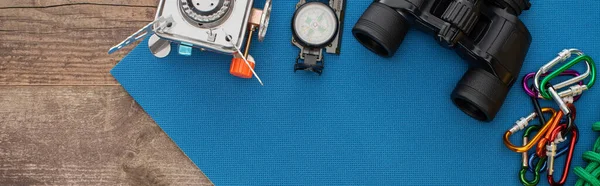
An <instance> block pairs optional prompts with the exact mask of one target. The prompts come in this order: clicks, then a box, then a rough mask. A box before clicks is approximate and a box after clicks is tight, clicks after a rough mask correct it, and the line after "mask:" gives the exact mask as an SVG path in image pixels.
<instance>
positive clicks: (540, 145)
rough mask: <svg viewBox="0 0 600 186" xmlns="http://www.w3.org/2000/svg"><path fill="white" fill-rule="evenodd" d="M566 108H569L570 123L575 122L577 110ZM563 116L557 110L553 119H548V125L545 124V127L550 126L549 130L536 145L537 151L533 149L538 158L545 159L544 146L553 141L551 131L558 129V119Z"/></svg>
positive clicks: (572, 106) (571, 107) (569, 105)
mask: <svg viewBox="0 0 600 186" xmlns="http://www.w3.org/2000/svg"><path fill="white" fill-rule="evenodd" d="M567 106H568V107H569V110H571V121H575V117H576V113H577V109H576V108H575V105H573V104H567ZM563 116H564V113H563V111H562V110H559V111H558V113H557V114H556V116H555V117H553V118H550V121H549V123H548V124H546V125H551V126H550V130H548V131H547V132H546V134H545V135H544V138H542V139H541V140H540V141H539V142H538V144H537V149H535V153H536V154H537V155H538V157H546V144H548V143H550V142H552V141H554V140H553V139H554V138H553V137H552V136H554V135H553V134H552V131H554V130H555V129H556V128H558V126H559V122H560V119H561V118H562V117H563ZM551 138H552V139H551Z"/></svg>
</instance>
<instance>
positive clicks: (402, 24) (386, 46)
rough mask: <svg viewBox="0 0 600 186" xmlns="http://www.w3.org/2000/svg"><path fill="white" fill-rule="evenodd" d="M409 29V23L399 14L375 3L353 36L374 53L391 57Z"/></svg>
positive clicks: (359, 22)
mask: <svg viewBox="0 0 600 186" xmlns="http://www.w3.org/2000/svg"><path fill="white" fill-rule="evenodd" d="M409 28H410V25H409V22H408V21H407V20H406V18H404V16H402V15H401V14H400V13H399V12H397V11H396V10H394V9H392V8H390V7H389V6H386V5H384V4H381V3H379V2H374V3H372V4H371V5H370V6H369V8H368V9H367V10H366V11H365V13H364V14H363V15H362V16H361V17H360V19H359V20H358V22H357V23H356V25H355V26H354V28H353V29H352V34H353V35H354V37H355V38H356V39H357V40H358V42H360V43H361V44H362V45H363V46H365V47H366V48H368V49H369V50H371V51H373V52H374V53H376V54H378V55H380V56H385V57H391V56H393V55H394V53H396V50H398V47H400V44H402V41H403V40H404V36H405V35H406V33H407V32H408V29H409Z"/></svg>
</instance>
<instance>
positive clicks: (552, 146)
mask: <svg viewBox="0 0 600 186" xmlns="http://www.w3.org/2000/svg"><path fill="white" fill-rule="evenodd" d="M564 127H567V126H566V125H561V126H559V127H558V128H556V130H554V131H552V134H553V135H552V138H551V142H550V145H549V147H548V148H547V149H548V152H547V153H548V154H547V156H548V183H549V184H550V185H552V186H555V185H560V186H562V185H564V184H565V182H566V181H567V176H568V175H569V169H570V167H571V160H572V159H573V151H574V150H575V145H576V144H577V136H578V134H579V131H578V129H577V126H575V127H574V128H573V130H572V131H571V140H570V144H569V153H568V155H567V159H566V161H565V167H564V169H563V174H562V176H561V178H560V180H559V181H558V182H556V181H554V177H553V174H554V158H555V157H556V155H555V152H556V145H557V143H555V142H554V140H555V138H556V137H557V136H558V135H559V134H560V133H561V132H562V130H563V129H564Z"/></svg>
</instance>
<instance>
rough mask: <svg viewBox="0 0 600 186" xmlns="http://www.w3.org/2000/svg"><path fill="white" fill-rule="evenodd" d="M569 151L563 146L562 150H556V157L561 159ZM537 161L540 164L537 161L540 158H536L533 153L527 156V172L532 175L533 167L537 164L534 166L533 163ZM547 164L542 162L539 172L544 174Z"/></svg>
mask: <svg viewBox="0 0 600 186" xmlns="http://www.w3.org/2000/svg"><path fill="white" fill-rule="evenodd" d="M568 150H569V146H564V147H563V148H562V149H560V150H558V153H556V157H561V156H562V155H564V154H565V153H566V152H567V151H568ZM536 159H538V163H539V162H540V161H539V159H540V157H538V156H537V154H535V153H533V154H531V155H530V156H529V161H528V163H529V172H531V173H533V172H534V171H535V170H534V168H533V167H537V163H535V164H534V161H535V160H536ZM547 164H548V162H546V161H544V163H543V165H542V169H541V170H540V171H539V172H545V171H546V168H547Z"/></svg>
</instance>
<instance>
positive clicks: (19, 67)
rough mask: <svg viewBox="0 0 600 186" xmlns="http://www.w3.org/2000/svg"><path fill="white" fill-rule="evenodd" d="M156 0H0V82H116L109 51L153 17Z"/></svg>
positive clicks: (116, 57) (122, 53)
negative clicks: (110, 72) (112, 74)
mask: <svg viewBox="0 0 600 186" xmlns="http://www.w3.org/2000/svg"><path fill="white" fill-rule="evenodd" d="M156 4H157V2H156V1H155V0H133V1H125V0H117V1H107V0H94V1H76V0H46V1H42V0H39V1H34V0H29V1H2V2H0V84H4V85H7V84H116V81H115V80H114V78H112V76H110V74H109V71H110V69H111V68H112V67H113V66H114V65H115V64H116V63H117V62H118V61H119V60H120V59H122V58H123V57H124V56H125V54H127V52H129V51H130V49H131V48H132V47H133V46H135V44H134V45H133V46H130V47H128V48H126V49H125V50H122V51H120V52H118V53H115V54H113V55H108V54H107V51H108V49H109V48H110V47H112V46H113V45H115V44H117V43H119V42H120V41H122V40H123V39H125V38H126V37H127V36H129V35H130V34H132V33H134V32H135V31H137V30H138V29H139V28H141V27H142V26H144V25H145V24H147V23H149V22H150V21H152V20H153V18H154V12H155V10H156Z"/></svg>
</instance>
